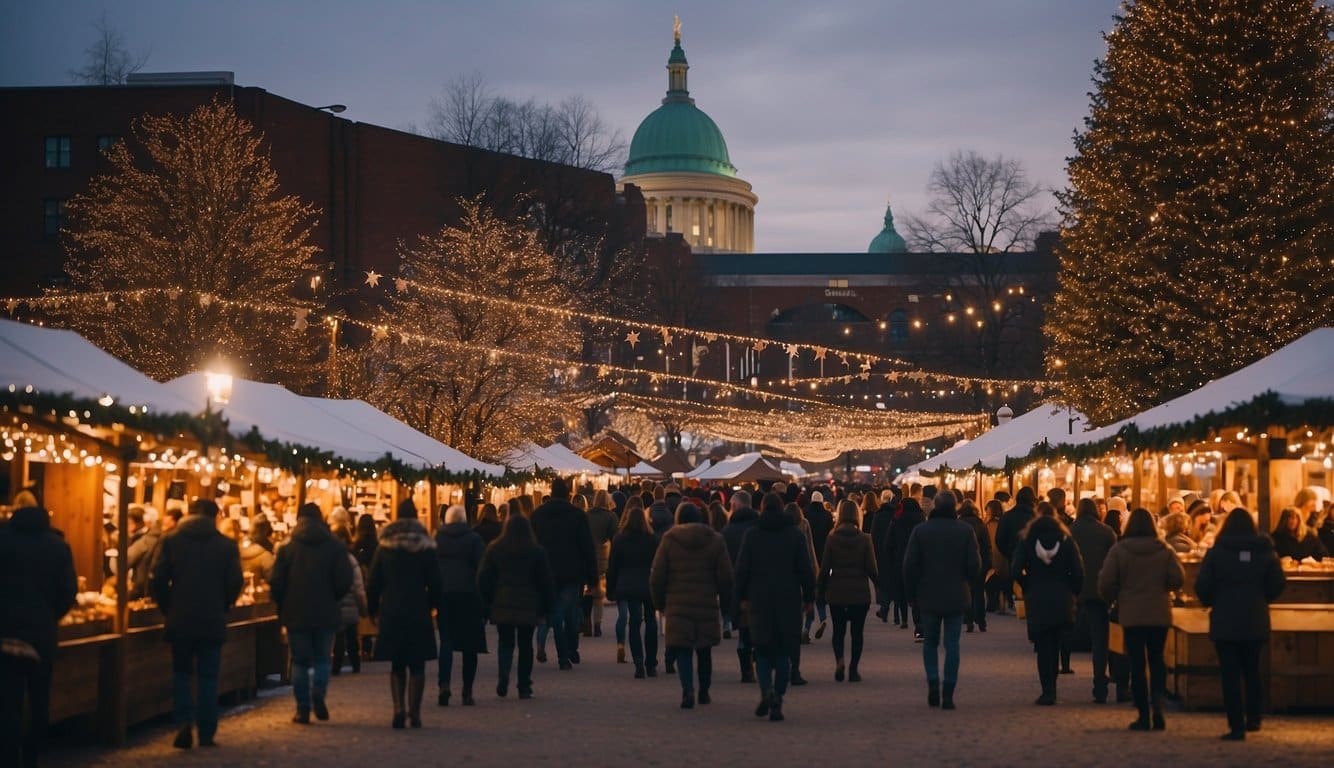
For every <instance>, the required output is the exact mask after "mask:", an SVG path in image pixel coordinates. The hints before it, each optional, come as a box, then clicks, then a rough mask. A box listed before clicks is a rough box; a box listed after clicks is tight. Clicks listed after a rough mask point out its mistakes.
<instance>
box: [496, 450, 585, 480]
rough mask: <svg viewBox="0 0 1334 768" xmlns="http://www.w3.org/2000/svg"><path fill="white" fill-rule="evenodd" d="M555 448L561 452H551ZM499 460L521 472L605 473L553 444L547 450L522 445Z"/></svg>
mask: <svg viewBox="0 0 1334 768" xmlns="http://www.w3.org/2000/svg"><path fill="white" fill-rule="evenodd" d="M557 446H559V447H560V448H561V449H563V450H562V451H556V450H553V449H554V448H556V447H557ZM501 460H502V461H503V462H504V463H505V465H506V466H508V467H510V468H511V469H516V470H521V471H522V470H531V469H533V468H534V467H537V468H538V469H547V470H551V471H552V472H555V473H557V474H562V475H565V474H571V475H572V474H577V473H580V472H584V473H588V474H599V475H600V474H602V473H603V472H604V471H606V470H605V469H604V468H603V467H600V466H598V465H597V464H594V463H593V462H591V461H589V460H588V459H585V458H584V457H582V456H580V455H578V454H576V453H575V452H573V451H571V450H570V449H568V448H566V447H565V446H563V445H561V444H560V443H553V444H552V445H551V446H549V447H547V448H543V447H542V446H540V445H538V444H537V443H524V444H523V445H521V446H519V447H518V448H514V449H511V450H510V451H509V452H508V453H506V454H505V456H504V457H503V458H502V459H501Z"/></svg>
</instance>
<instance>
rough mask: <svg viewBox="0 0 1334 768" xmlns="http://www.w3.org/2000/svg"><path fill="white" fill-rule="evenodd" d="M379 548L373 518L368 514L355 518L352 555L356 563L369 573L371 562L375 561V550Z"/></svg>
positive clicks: (378, 537) (378, 539) (377, 533)
mask: <svg viewBox="0 0 1334 768" xmlns="http://www.w3.org/2000/svg"><path fill="white" fill-rule="evenodd" d="M379 547H380V534H379V532H378V531H377V530H376V528H375V518H374V517H372V516H371V514H370V513H369V512H365V513H362V515H361V516H360V517H358V518H357V532H356V534H355V536H354V537H353V539H352V554H353V555H354V556H356V558H357V563H358V564H360V565H361V567H362V568H363V569H364V570H365V572H366V573H369V572H370V568H371V562H372V561H374V560H375V550H376V549H379Z"/></svg>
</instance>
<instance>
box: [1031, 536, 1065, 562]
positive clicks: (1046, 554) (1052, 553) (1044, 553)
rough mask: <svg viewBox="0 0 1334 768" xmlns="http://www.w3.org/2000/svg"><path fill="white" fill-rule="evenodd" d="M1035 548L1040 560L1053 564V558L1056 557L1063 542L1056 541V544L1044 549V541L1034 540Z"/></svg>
mask: <svg viewBox="0 0 1334 768" xmlns="http://www.w3.org/2000/svg"><path fill="white" fill-rule="evenodd" d="M1033 549H1034V551H1035V552H1037V556H1038V559H1039V560H1041V561H1042V562H1044V563H1046V564H1047V565H1051V561H1052V559H1053V558H1055V557H1056V553H1057V552H1060V551H1061V542H1059V541H1058V542H1056V544H1055V545H1053V546H1052V548H1051V549H1043V548H1042V542H1041V541H1036V542H1034V547H1033Z"/></svg>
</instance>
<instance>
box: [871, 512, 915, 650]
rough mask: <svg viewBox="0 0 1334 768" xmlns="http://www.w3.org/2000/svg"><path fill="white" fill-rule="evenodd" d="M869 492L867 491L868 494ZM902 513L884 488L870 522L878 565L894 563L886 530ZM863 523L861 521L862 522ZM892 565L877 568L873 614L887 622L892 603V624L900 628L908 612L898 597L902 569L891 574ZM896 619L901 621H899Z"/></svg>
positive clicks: (905, 623) (904, 623) (904, 622)
mask: <svg viewBox="0 0 1334 768" xmlns="http://www.w3.org/2000/svg"><path fill="white" fill-rule="evenodd" d="M869 495H870V494H868V496H869ZM901 512H902V508H901V507H900V506H899V505H898V504H897V503H895V501H894V492H893V491H892V490H890V489H888V488H886V489H885V490H883V491H881V492H880V506H879V507H878V508H877V509H876V510H875V514H874V520H872V522H871V526H870V528H871V530H870V534H871V543H872V544H873V545H874V546H875V559H876V562H877V563H878V564H880V565H882V566H883V565H885V564H890V565H892V564H893V562H894V556H893V554H892V553H891V552H890V550H889V543H890V542H889V529H890V527H891V526H892V525H894V520H895V518H897V517H898V516H899V514H900V513H901ZM863 525H865V521H863ZM893 571H894V569H893V568H892V567H888V568H885V567H882V568H881V569H880V584H877V585H876V586H877V590H876V595H877V602H878V603H879V606H880V607H879V609H877V610H876V613H875V615H876V616H877V617H878V618H879V619H880V621H881V622H887V621H889V606H890V603H893V604H894V624H895V625H899V624H900V623H902V625H903V627H905V628H906V627H907V625H908V614H907V612H906V611H905V610H903V607H904V606H903V598H902V597H901V596H898V594H899V587H900V586H901V585H900V582H901V581H903V576H902V571H900V572H899V573H898V574H895V573H894V572H893ZM900 620H902V621H901V622H900Z"/></svg>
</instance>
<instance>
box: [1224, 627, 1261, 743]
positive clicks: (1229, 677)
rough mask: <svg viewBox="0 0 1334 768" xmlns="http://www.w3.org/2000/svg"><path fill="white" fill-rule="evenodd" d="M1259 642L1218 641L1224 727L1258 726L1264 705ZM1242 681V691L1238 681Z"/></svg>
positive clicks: (1240, 683) (1235, 728)
mask: <svg viewBox="0 0 1334 768" xmlns="http://www.w3.org/2000/svg"><path fill="white" fill-rule="evenodd" d="M1263 647H1264V645H1263V643H1220V642H1215V643H1214V648H1216V649H1217V650H1218V666H1219V671H1220V672H1222V675H1223V708H1224V709H1226V710H1227V727H1228V729H1229V730H1231V731H1234V732H1240V731H1242V730H1243V729H1244V728H1245V727H1246V726H1248V725H1249V726H1258V725H1259V724H1260V713H1261V712H1262V707H1263V706H1264V687H1263V685H1262V684H1261V682H1260V649H1261V648H1263ZM1243 680H1244V681H1245V683H1246V689H1245V696H1243V695H1242V681H1243Z"/></svg>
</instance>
